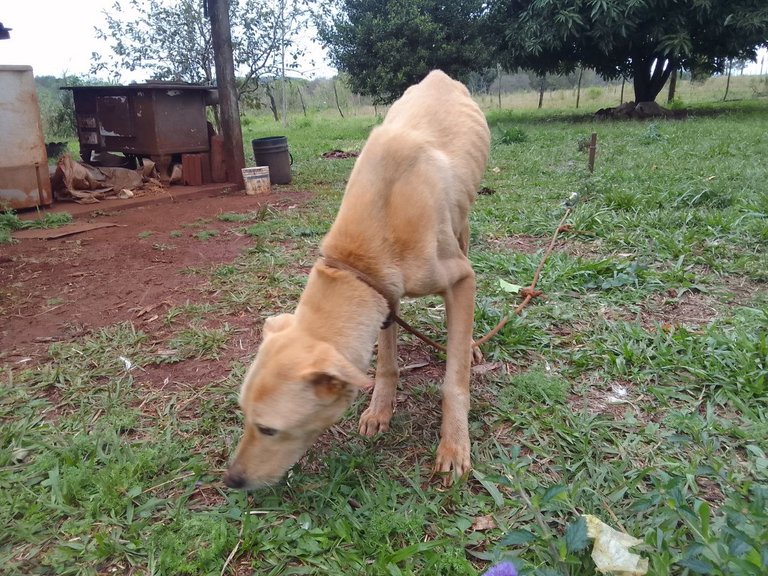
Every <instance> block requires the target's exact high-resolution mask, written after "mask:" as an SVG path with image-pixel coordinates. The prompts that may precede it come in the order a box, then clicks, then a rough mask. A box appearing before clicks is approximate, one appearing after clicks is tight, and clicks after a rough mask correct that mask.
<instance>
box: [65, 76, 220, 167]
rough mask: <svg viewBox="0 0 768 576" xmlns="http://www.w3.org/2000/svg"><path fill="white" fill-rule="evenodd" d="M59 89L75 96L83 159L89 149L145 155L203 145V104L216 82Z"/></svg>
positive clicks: (209, 98) (212, 95)
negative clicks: (210, 84)
mask: <svg viewBox="0 0 768 576" xmlns="http://www.w3.org/2000/svg"><path fill="white" fill-rule="evenodd" d="M63 89H64V90H72V94H73V97H74V102H75V116H76V119H77V136H78V139H79V141H80V155H81V156H82V158H83V160H86V161H88V160H90V156H91V152H94V151H95V152H122V153H123V154H127V155H136V156H148V157H165V156H169V155H172V154H183V153H189V152H207V151H208V147H209V144H208V126H207V124H206V114H205V107H206V105H208V104H211V103H213V102H215V94H216V90H215V88H211V87H209V86H196V85H191V84H175V83H174V84H171V83H165V82H160V83H147V84H130V85H127V86H67V87H65V88H63Z"/></svg>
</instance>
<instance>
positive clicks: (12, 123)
mask: <svg viewBox="0 0 768 576" xmlns="http://www.w3.org/2000/svg"><path fill="white" fill-rule="evenodd" d="M52 201H53V196H52V194H51V180H50V177H49V176H48V157H47V155H46V153H45V141H44V140H43V127H42V120H41V119H40V105H39V104H38V101H37V92H36V91H35V79H34V76H33V75H32V68H31V67H30V66H0V209H2V208H4V207H8V208H33V207H35V206H46V205H48V204H50V203H51V202H52Z"/></svg>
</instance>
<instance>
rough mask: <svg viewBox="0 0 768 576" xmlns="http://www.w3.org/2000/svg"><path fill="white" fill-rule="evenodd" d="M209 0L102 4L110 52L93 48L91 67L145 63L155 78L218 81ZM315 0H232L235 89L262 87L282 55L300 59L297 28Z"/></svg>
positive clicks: (114, 69) (110, 69)
mask: <svg viewBox="0 0 768 576" xmlns="http://www.w3.org/2000/svg"><path fill="white" fill-rule="evenodd" d="M205 1H206V0H116V1H115V2H114V4H113V5H112V9H111V11H109V12H107V11H105V12H104V14H105V17H106V28H105V29H98V28H97V29H96V37H97V38H99V39H101V40H104V41H106V42H107V43H108V45H109V53H107V54H100V53H98V52H94V53H93V55H92V62H93V64H92V67H91V73H93V74H98V73H100V72H107V73H109V74H110V75H111V77H112V78H113V79H115V80H117V79H119V78H120V74H121V72H124V71H135V70H141V69H143V70H146V71H147V72H148V73H149V74H150V77H151V79H153V80H175V81H181V82H192V83H196V84H205V85H212V84H214V82H215V66H214V59H213V44H212V41H211V24H210V20H209V19H208V18H207V17H205V15H204V3H205ZM310 2H311V0H277V1H269V0H230V2H229V19H230V22H231V30H232V49H233V58H234V64H235V70H236V72H237V74H238V95H239V96H242V95H243V94H244V93H246V92H251V91H255V90H257V89H258V85H259V79H260V78H261V77H262V76H264V75H267V74H271V75H277V74H279V73H280V72H281V58H282V57H283V55H284V52H285V51H288V52H289V53H290V59H289V61H288V63H287V66H288V67H289V68H290V67H296V66H297V65H298V59H299V57H300V56H301V55H302V54H303V51H302V50H301V49H300V48H299V47H298V46H297V44H296V40H295V39H296V38H297V36H298V34H299V33H300V32H301V31H302V30H303V29H304V28H305V27H306V26H307V24H308V23H309V16H308V11H307V6H308V5H309V3H310Z"/></svg>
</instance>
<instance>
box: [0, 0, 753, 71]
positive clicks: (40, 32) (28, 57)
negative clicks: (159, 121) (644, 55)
mask: <svg viewBox="0 0 768 576" xmlns="http://www.w3.org/2000/svg"><path fill="white" fill-rule="evenodd" d="M113 2H114V0H76V1H75V2H65V1H63V0H2V3H0V22H2V23H3V25H4V26H5V27H6V28H12V31H11V39H10V40H0V64H22V65H28V66H32V69H33V72H34V74H35V75H36V76H48V75H50V76H58V77H61V76H64V75H65V74H67V75H78V76H83V75H88V70H89V68H90V60H91V53H92V52H105V51H106V50H107V45H106V43H105V42H102V41H100V40H97V39H96V36H95V33H94V27H96V26H99V27H103V25H104V15H103V14H102V12H103V11H104V10H107V9H109V8H110V7H111V6H112V4H113ZM310 53H311V58H312V59H313V60H314V61H315V63H314V65H311V64H310V62H309V58H308V60H307V63H306V65H305V66H304V67H303V69H302V70H301V71H302V72H303V76H304V77H307V78H313V77H323V76H325V77H330V76H333V75H335V73H336V71H335V70H334V69H333V68H331V67H330V65H329V64H328V63H327V62H326V61H325V60H326V59H325V55H324V53H323V51H322V49H321V48H320V47H319V46H317V45H315V46H311V47H310ZM761 57H765V64H764V71H766V72H768V56H766V51H765V50H763V51H761V53H760V54H759V55H758V61H757V62H756V63H753V64H750V65H749V66H748V67H747V69H746V70H745V71H744V72H745V74H757V73H759V72H760V59H761ZM145 79H146V74H145V73H142V72H138V73H134V74H133V75H130V74H125V75H123V77H122V78H121V80H122V81H123V82H130V81H142V80H145Z"/></svg>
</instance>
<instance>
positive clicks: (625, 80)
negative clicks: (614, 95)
mask: <svg viewBox="0 0 768 576" xmlns="http://www.w3.org/2000/svg"><path fill="white" fill-rule="evenodd" d="M626 83H627V79H626V78H622V79H621V95H620V96H619V104H624V84H626Z"/></svg>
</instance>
